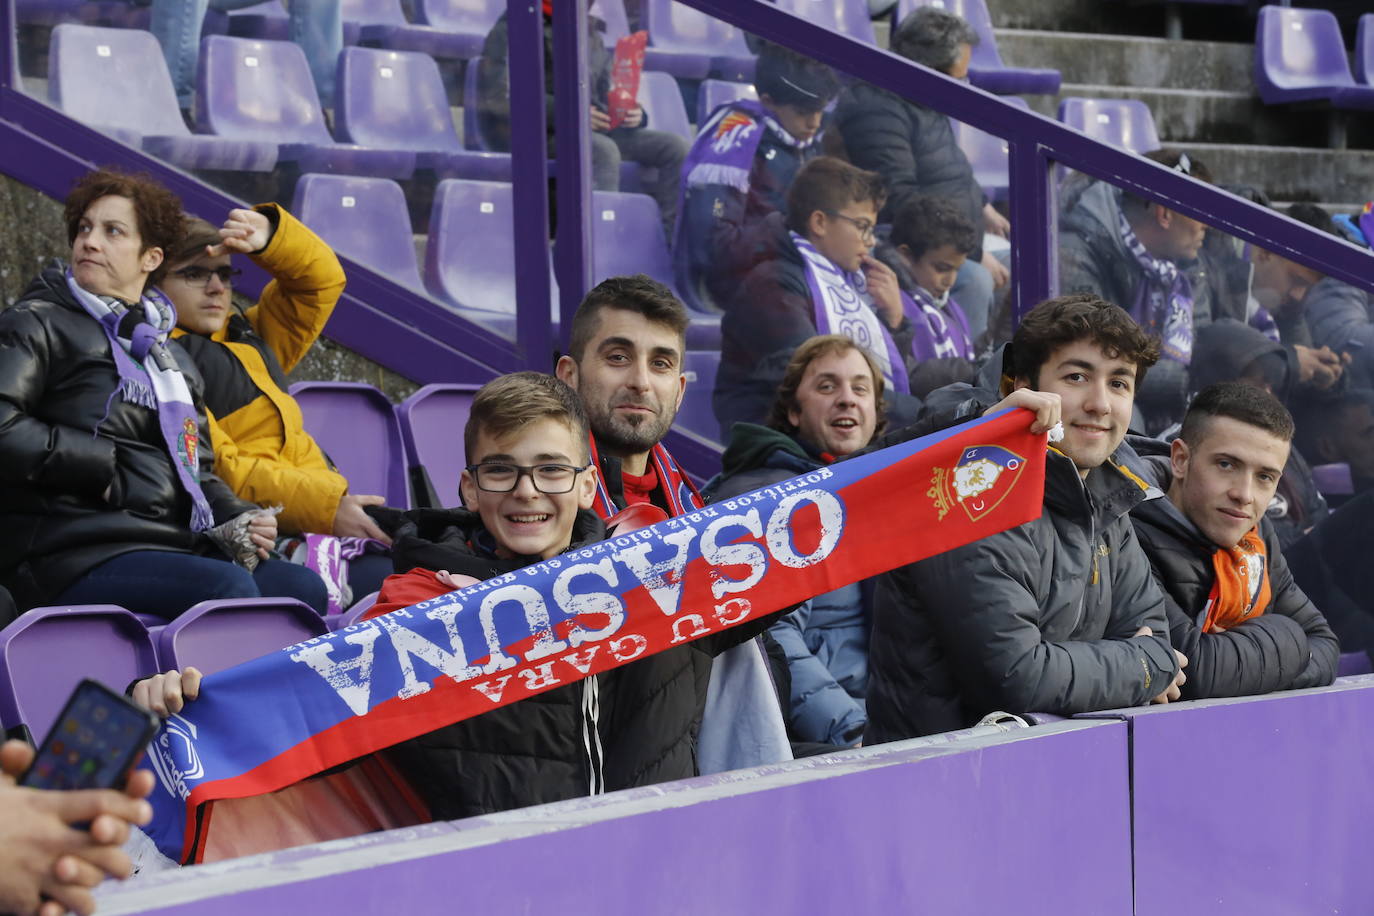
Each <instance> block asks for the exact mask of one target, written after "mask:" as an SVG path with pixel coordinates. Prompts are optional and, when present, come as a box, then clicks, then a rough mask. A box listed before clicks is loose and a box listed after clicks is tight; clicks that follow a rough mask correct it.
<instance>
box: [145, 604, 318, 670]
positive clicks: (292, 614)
mask: <svg viewBox="0 0 1374 916" xmlns="http://www.w3.org/2000/svg"><path fill="white" fill-rule="evenodd" d="M328 632H329V628H328V627H327V626H326V625H325V620H324V618H323V617H321V616H320V615H319V614H317V613H315V612H314V611H313V610H311V609H310V607H309V606H307V605H305V604H303V603H301V602H299V601H296V600H295V599H292V598H223V599H220V600H218V601H202V602H200V603H199V604H197V605H194V606H192V607H191V608H189V609H187V611H186V612H185V613H183V614H182V615H181V616H179V617H177V618H176V619H175V620H173V621H171V622H170V623H168V624H167V626H165V627H163V628H162V632H161V633H159V634H158V636H157V657H158V662H159V663H160V665H161V666H162V668H163V669H170V668H178V669H180V668H185V667H186V666H188V665H193V666H195V667H196V668H199V669H200V673H201V674H214V673H215V672H217V671H223V670H224V669H225V668H232V667H234V666H235V665H238V664H242V663H243V662H246V661H250V660H252V659H255V658H261V657H262V656H264V655H266V654H268V653H269V652H274V651H276V650H277V649H284V648H286V647H287V646H292V645H295V644H296V643H298V642H301V641H302V640H305V639H310V638H311V637H314V636H323V635H324V634H325V633H328Z"/></svg>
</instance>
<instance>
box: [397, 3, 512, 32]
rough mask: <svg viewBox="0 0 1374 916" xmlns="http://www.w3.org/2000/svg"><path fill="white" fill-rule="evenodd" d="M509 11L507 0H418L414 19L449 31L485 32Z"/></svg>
mask: <svg viewBox="0 0 1374 916" xmlns="http://www.w3.org/2000/svg"><path fill="white" fill-rule="evenodd" d="M505 11H506V4H505V0H416V3H415V19H416V21H418V22H423V23H424V24H425V25H432V26H434V27H435V28H436V29H443V30H444V31H446V32H463V33H466V34H476V35H485V34H487V33H488V32H490V31H491V27H492V26H493V25H495V24H496V20H497V19H500V18H501V14H502V13H503V12H505Z"/></svg>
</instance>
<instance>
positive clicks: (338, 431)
mask: <svg viewBox="0 0 1374 916" xmlns="http://www.w3.org/2000/svg"><path fill="white" fill-rule="evenodd" d="M290 394H291V396H292V397H293V398H295V399H296V402H297V403H298V404H300V406H301V413H302V415H303V416H304V419H305V431H306V432H308V433H310V435H311V436H314V437H315V441H316V442H318V443H319V444H320V448H322V449H324V451H325V454H326V455H328V456H329V459H330V460H331V461H333V462H334V464H335V465H337V466H338V468H339V473H341V474H343V475H344V476H345V477H347V478H348V489H349V492H350V493H366V494H380V495H381V496H384V497H386V504H387V505H388V506H393V507H395V508H397V509H409V508H410V488H409V487H408V486H407V485H406V458H405V447H404V446H403V445H402V444H401V424H400V423H399V422H398V421H397V419H396V410H395V408H393V407H392V406H391V402H390V401H389V400H387V397H386V395H384V394H382V393H381V392H380V391H378V390H377V389H376V388H373V387H372V386H371V385H364V384H362V383H361V382H297V383H296V384H294V385H292V386H291V389H290Z"/></svg>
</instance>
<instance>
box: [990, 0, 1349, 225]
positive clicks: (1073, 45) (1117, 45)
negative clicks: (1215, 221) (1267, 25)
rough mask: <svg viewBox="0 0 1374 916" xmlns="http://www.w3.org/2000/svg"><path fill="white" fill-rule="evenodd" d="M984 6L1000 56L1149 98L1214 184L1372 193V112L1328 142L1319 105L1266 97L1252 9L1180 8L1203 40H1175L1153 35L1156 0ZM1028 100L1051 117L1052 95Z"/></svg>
mask: <svg viewBox="0 0 1374 916" xmlns="http://www.w3.org/2000/svg"><path fill="white" fill-rule="evenodd" d="M988 7H989V10H990V12H991V14H992V18H993V22H994V23H996V24H997V25H998V29H997V44H998V47H999V49H1000V50H1001V52H1002V57H1003V59H1004V60H1006V61H1007V63H1009V64H1011V65H1014V66H1027V67H1056V68H1058V69H1059V70H1060V72H1061V73H1062V74H1063V78H1064V82H1063V86H1062V88H1061V90H1060V98H1063V97H1067V96H1086V97H1097V98H1132V99H1140V100H1142V101H1144V102H1146V103H1147V104H1148V105H1149V106H1150V109H1151V111H1152V112H1153V113H1154V118H1155V123H1156V125H1157V127H1158V129H1159V134H1160V137H1161V139H1162V140H1163V142H1164V143H1165V144H1167V145H1169V146H1176V147H1179V148H1182V149H1184V150H1187V151H1188V152H1189V153H1190V154H1192V155H1195V156H1197V157H1198V158H1200V159H1201V160H1202V161H1203V162H1205V163H1206V164H1207V166H1208V167H1209V168H1210V169H1211V171H1212V173H1213V175H1214V176H1215V178H1216V179H1217V180H1218V181H1219V182H1225V183H1236V184H1248V185H1252V186H1254V187H1257V188H1260V189H1262V190H1264V191H1265V193H1267V194H1268V195H1269V196H1270V198H1271V199H1273V200H1275V201H1295V200H1315V201H1319V202H1322V203H1323V204H1326V205H1327V206H1328V207H1330V208H1332V209H1335V210H1338V211H1342V210H1347V209H1353V208H1356V207H1358V206H1359V205H1361V204H1362V203H1363V202H1364V201H1366V200H1369V199H1371V198H1374V149H1372V148H1374V118H1363V119H1361V118H1359V117H1356V118H1352V119H1351V120H1350V121H1349V131H1350V148H1349V149H1346V150H1332V149H1328V148H1326V147H1325V143H1326V136H1327V134H1326V129H1327V113H1326V112H1325V111H1323V110H1321V109H1319V108H1310V109H1296V108H1288V107H1284V108H1270V107H1268V106H1266V105H1264V104H1263V103H1262V102H1261V101H1260V100H1259V97H1258V95H1257V94H1256V92H1255V86H1254V79H1253V67H1254V46H1253V38H1254V18H1253V16H1252V15H1251V14H1250V13H1248V12H1247V11H1246V10H1245V9H1244V8H1243V7H1231V6H1191V7H1187V8H1186V9H1185V13H1186V14H1187V15H1186V16H1185V21H1184V34H1185V35H1189V36H1191V35H1195V34H1196V35H1204V36H1207V38H1208V40H1192V39H1191V38H1190V39H1189V40H1179V41H1171V40H1167V39H1165V38H1162V37H1158V36H1161V35H1163V34H1164V14H1163V9H1162V6H1159V5H1155V4H1150V5H1139V6H1137V5H1132V4H1127V3H1121V2H1112V3H1107V2H1103V0H988ZM1347 31H1350V30H1347ZM1350 34H1351V37H1352V38H1353V31H1351V33H1350ZM1027 101H1029V102H1030V104H1031V106H1032V108H1034V109H1035V110H1036V111H1039V112H1041V113H1042V114H1046V115H1049V116H1051V117H1053V116H1054V114H1055V110H1056V108H1057V107H1058V104H1059V99H1058V98H1052V97H1049V96H1033V97H1028V99H1027Z"/></svg>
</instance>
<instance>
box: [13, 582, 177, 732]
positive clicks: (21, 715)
mask: <svg viewBox="0 0 1374 916" xmlns="http://www.w3.org/2000/svg"><path fill="white" fill-rule="evenodd" d="M157 672H158V664H157V655H156V652H155V650H154V648H153V641H152V639H151V638H149V636H148V630H147V628H146V627H144V625H143V624H142V622H140V621H139V620H138V618H137V617H135V616H134V615H133V614H130V613H129V612H128V611H126V610H124V609H123V608H121V607H115V606H113V605H108V604H95V605H84V606H75V607H44V608H34V609H33V610H31V611H28V612H26V613H24V614H21V615H20V617H19V619H18V620H16V621H14V622H13V623H11V624H10V625H9V626H7V627H5V628H4V629H3V630H0V725H3V726H4V727H5V728H6V729H17V728H18V727H19V726H21V725H27V726H28V728H29V731H30V732H31V733H32V735H33V737H34V739H35V740H42V738H43V736H44V735H46V734H47V733H48V729H49V728H50V727H51V726H52V723H53V722H54V720H56V718H57V714H58V713H59V712H61V711H62V704H64V703H66V702H67V695H68V694H70V693H71V691H72V688H74V687H75V686H76V685H77V683H78V682H79V681H80V680H81V679H82V678H86V677H89V678H93V679H95V680H97V681H100V682H101V683H102V684H104V685H105V686H107V687H109V688H110V689H111V690H113V691H115V692H116V693H123V692H124V688H126V687H128V686H129V684H131V683H132V682H133V681H135V680H137V679H138V678H141V677H147V676H149V675H152V674H156V673H157Z"/></svg>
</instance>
